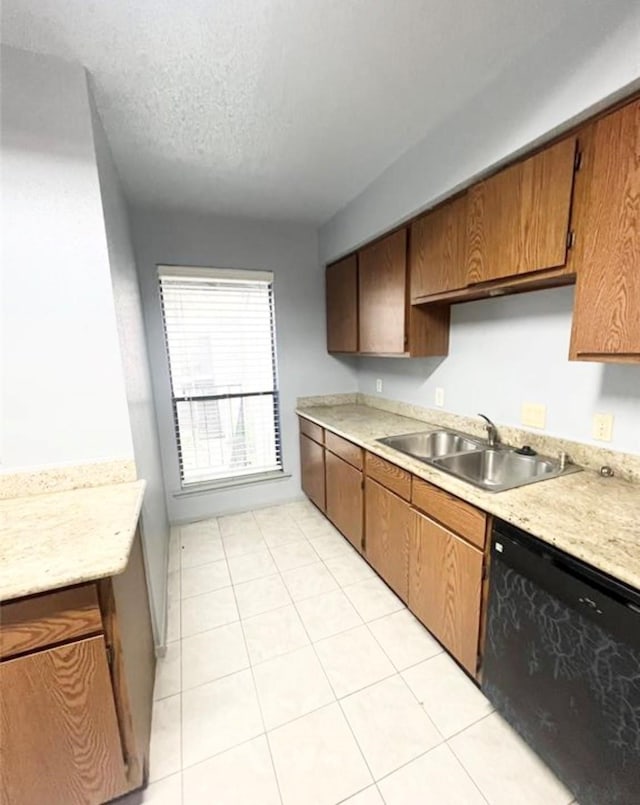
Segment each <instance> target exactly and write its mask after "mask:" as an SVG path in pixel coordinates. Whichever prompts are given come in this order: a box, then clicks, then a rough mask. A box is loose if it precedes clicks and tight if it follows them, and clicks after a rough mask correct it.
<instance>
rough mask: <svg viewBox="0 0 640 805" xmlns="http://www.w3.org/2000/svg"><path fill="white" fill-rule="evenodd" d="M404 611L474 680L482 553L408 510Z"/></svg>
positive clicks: (429, 520) (478, 631)
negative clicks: (410, 516) (409, 527)
mask: <svg viewBox="0 0 640 805" xmlns="http://www.w3.org/2000/svg"><path fill="white" fill-rule="evenodd" d="M413 516H414V518H415V521H414V525H413V529H412V533H411V545H410V550H409V608H410V609H411V611H412V612H413V613H414V614H415V615H416V616H417V617H418V618H419V619H420V620H421V621H422V622H423V623H424V625H425V626H426V627H427V629H429V631H431V632H433V634H434V635H435V636H436V637H437V638H438V640H440V642H441V643H442V644H443V645H444V646H445V647H446V648H447V649H448V650H449V651H450V652H451V654H452V655H453V656H454V657H455V658H456V659H457V660H458V662H459V663H460V664H461V665H462V666H463V667H464V668H466V670H467V671H468V672H469V673H470V674H471V675H473V676H475V674H476V669H477V663H478V640H479V634H480V600H481V587H482V568H483V554H482V551H480V550H478V549H477V548H474V547H473V546H472V545H469V544H468V543H467V542H465V541H464V540H463V539H461V538H460V537H458V536H456V535H455V534H453V533H452V532H450V531H448V530H447V529H446V528H444V527H443V526H441V525H439V524H438V523H436V522H434V521H433V520H431V519H429V518H428V517H424V516H423V515H421V514H418V513H417V512H415V511H414V512H413Z"/></svg>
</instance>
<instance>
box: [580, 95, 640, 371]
mask: <svg viewBox="0 0 640 805" xmlns="http://www.w3.org/2000/svg"><path fill="white" fill-rule="evenodd" d="M589 135H590V136H588V137H587V138H586V144H585V148H584V151H583V154H582V167H581V170H580V174H579V178H578V183H579V186H578V187H577V191H578V192H579V195H578V198H579V203H578V204H576V235H577V239H576V246H575V253H574V255H573V261H574V263H575V266H576V272H577V281H576V282H577V284H576V296H575V305H574V311H573V328H572V336H571V350H570V357H571V358H572V359H573V360H586V361H612V362H623V361H640V100H636V101H634V102H633V103H631V104H629V105H627V106H625V107H623V108H622V109H619V110H618V111H616V112H613V113H612V114H610V115H607V116H606V117H603V118H601V119H600V120H598V121H597V122H596V123H595V124H593V126H592V128H591V131H590V132H589Z"/></svg>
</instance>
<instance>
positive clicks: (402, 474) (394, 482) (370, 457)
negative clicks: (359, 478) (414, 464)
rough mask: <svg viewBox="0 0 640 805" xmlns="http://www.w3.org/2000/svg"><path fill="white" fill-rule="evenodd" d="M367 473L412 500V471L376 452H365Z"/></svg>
mask: <svg viewBox="0 0 640 805" xmlns="http://www.w3.org/2000/svg"><path fill="white" fill-rule="evenodd" d="M365 468H366V474H367V476H368V477H369V478H373V479H374V480H375V481H377V482H378V483H379V484H382V486H385V487H386V488H387V489H390V490H391V491H392V492H395V493H396V495H399V496H400V497H401V498H404V499H405V500H411V473H410V472H407V471H406V470H403V469H400V467H397V466H396V465H395V464H392V463H391V462H390V461H385V460H384V459H383V458H380V456H376V455H375V454H374V453H366V454H365Z"/></svg>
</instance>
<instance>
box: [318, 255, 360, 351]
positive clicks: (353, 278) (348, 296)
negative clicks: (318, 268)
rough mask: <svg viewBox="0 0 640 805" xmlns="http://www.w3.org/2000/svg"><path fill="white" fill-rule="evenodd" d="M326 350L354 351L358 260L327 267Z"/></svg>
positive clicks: (356, 339) (356, 344) (356, 330)
mask: <svg viewBox="0 0 640 805" xmlns="http://www.w3.org/2000/svg"><path fill="white" fill-rule="evenodd" d="M326 305H327V351H328V352H357V351H358V259H357V257H356V255H355V254H352V255H351V256H350V257H346V258H345V259H344V260H340V261H339V262H337V263H333V264H332V265H330V266H327V272H326Z"/></svg>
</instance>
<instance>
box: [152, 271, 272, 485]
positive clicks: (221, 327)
mask: <svg viewBox="0 0 640 805" xmlns="http://www.w3.org/2000/svg"><path fill="white" fill-rule="evenodd" d="M158 273H159V280H160V296H161V300H162V312H163V316H164V327H165V337H166V344H167V353H168V357H169V369H170V373H171V391H172V400H173V414H174V422H175V429H176V440H177V445H178V457H179V462H180V477H181V482H182V486H183V487H186V486H189V485H190V484H200V483H205V482H207V481H218V480H223V479H232V478H241V477H246V476H250V475H254V474H256V475H257V474H263V473H268V472H274V471H278V470H282V457H281V450H280V419H279V408H278V386H277V364H276V346H275V323H274V309H273V275H272V274H271V273H270V272H263V271H237V270H233V269H205V268H181V267H174V266H159V268H158Z"/></svg>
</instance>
